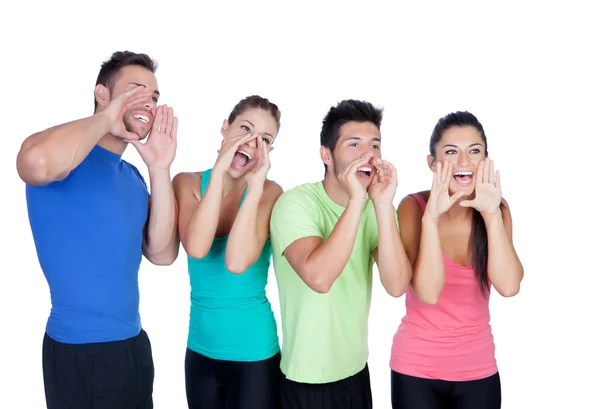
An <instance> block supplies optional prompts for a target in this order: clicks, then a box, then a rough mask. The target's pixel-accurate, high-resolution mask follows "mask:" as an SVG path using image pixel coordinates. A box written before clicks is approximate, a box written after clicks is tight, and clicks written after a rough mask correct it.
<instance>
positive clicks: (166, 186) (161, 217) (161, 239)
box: [143, 168, 179, 265]
mask: <svg viewBox="0 0 600 409" xmlns="http://www.w3.org/2000/svg"><path fill="white" fill-rule="evenodd" d="M149 173H150V189H151V192H152V195H151V196H150V199H149V201H148V210H149V217H148V224H147V225H146V231H145V235H144V245H143V254H144V256H145V257H146V258H147V259H148V261H150V262H151V263H152V264H156V265H171V264H173V262H174V261H175V260H176V259H177V255H178V254H179V237H178V235H177V202H176V200H175V194H174V192H173V184H172V183H171V175H170V172H169V169H168V168H167V169H149Z"/></svg>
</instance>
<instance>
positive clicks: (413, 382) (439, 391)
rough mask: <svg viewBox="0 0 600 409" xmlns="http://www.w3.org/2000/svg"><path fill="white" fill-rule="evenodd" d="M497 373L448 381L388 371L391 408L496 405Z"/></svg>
mask: <svg viewBox="0 0 600 409" xmlns="http://www.w3.org/2000/svg"><path fill="white" fill-rule="evenodd" d="M500 389H501V388H500V375H499V374H498V373H497V372H496V373H495V374H494V375H492V376H490V377H487V378H483V379H478V380H475V381H461V382H451V381H442V380H436V379H424V378H416V377H414V376H408V375H403V374H399V373H397V372H394V371H392V408H393V409H500V407H501V404H502V396H501V390H500Z"/></svg>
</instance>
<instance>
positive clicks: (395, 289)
mask: <svg viewBox="0 0 600 409" xmlns="http://www.w3.org/2000/svg"><path fill="white" fill-rule="evenodd" d="M407 289H408V284H401V283H399V284H396V285H388V286H387V287H386V289H385V291H387V293H388V294H389V295H391V296H392V297H394V298H400V297H402V296H403V295H404V293H406V290H407Z"/></svg>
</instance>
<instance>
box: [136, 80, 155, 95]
mask: <svg viewBox="0 0 600 409" xmlns="http://www.w3.org/2000/svg"><path fill="white" fill-rule="evenodd" d="M131 84H133V85H137V86H138V87H144V88H146V86H145V85H144V84H138V83H137V82H131ZM153 94H156V95H158V96H160V92H158V90H154V92H153Z"/></svg>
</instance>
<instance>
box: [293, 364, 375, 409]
mask: <svg viewBox="0 0 600 409" xmlns="http://www.w3.org/2000/svg"><path fill="white" fill-rule="evenodd" d="M281 395H282V396H281V402H282V409H372V408H373V397H372V395H371V380H370V376H369V366H368V365H366V366H365V367H364V369H363V370H361V371H360V372H359V373H357V374H355V375H352V376H350V377H348V378H345V379H342V380H339V381H335V382H330V383H322V384H309V383H299V382H294V381H291V380H289V379H287V378H286V377H285V376H284V375H283V374H282V380H281Z"/></svg>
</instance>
